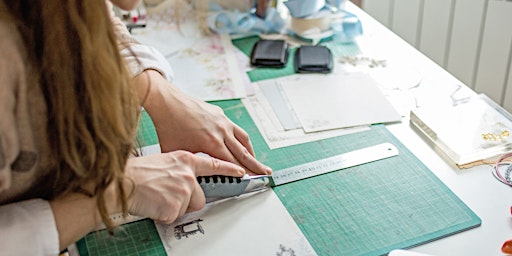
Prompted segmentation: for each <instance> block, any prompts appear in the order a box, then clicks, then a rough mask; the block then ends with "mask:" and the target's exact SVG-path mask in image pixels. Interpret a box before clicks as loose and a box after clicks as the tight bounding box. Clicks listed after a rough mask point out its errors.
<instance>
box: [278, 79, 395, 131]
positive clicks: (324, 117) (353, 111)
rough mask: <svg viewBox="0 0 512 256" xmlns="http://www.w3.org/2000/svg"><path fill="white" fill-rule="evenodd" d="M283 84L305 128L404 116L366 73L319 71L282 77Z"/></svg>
mask: <svg viewBox="0 0 512 256" xmlns="http://www.w3.org/2000/svg"><path fill="white" fill-rule="evenodd" d="M280 86H281V88H282V89H283V92H284V94H285V97H286V98H287V99H288V101H289V102H290V104H291V106H292V108H293V110H294V111H295V114H297V117H298V118H299V120H300V122H301V124H302V127H303V129H304V131H305V132H318V131H323V130H331V129H339V128H347V127H354V126H360V125H368V124H377V123H389V122H397V121H400V120H401V116H400V114H399V113H398V112H397V111H396V110H395V109H394V108H393V106H392V105H391V103H390V102H389V101H388V100H387V99H386V97H385V96H384V94H382V92H381V91H380V89H379V88H378V84H377V82H376V81H375V80H373V79H372V78H371V77H370V76H368V75H366V74H364V73H345V74H329V75H318V76H316V77H315V78H314V79H307V80H297V81H280Z"/></svg>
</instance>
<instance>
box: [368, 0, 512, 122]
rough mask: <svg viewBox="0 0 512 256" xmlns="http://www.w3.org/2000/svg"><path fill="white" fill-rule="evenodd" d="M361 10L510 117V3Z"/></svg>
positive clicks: (394, 0) (381, 0)
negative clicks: (506, 111)
mask: <svg viewBox="0 0 512 256" xmlns="http://www.w3.org/2000/svg"><path fill="white" fill-rule="evenodd" d="M361 7H362V9H363V10H365V11H366V12H367V13H368V14H370V15H372V16H373V17H374V18H375V19H376V20H378V21H379V22H381V23H382V24H384V25H385V26H386V27H388V28H389V29H391V30H392V31H393V32H395V33H396V34H397V35H399V36H401V37H402V38H403V39H404V40H406V41H407V42H409V43H410V44H411V45H413V46H414V47H416V48H417V49H418V50H420V51H421V52H422V53H424V54H425V55H426V56H428V57H429V58H431V59H432V60H433V61H435V62H436V63H437V64H439V65H440V66H442V67H443V68H445V69H446V70H448V71H449V72H450V73H451V74H453V75H454V76H455V77H457V78H458V79H459V80H460V81H461V82H463V83H464V84H466V85H468V86H469V87H471V88H472V89H474V90H475V91H477V92H481V93H485V94H487V95H488V96H489V97H490V98H492V99H493V100H494V101H496V102H498V103H499V104H501V105H502V106H504V107H505V109H507V110H508V111H509V112H512V71H511V70H512V0H362V3H361Z"/></svg>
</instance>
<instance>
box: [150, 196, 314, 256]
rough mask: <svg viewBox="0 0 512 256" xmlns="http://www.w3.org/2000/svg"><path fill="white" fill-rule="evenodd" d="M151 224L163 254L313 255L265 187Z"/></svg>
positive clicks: (275, 197)
mask: <svg viewBox="0 0 512 256" xmlns="http://www.w3.org/2000/svg"><path fill="white" fill-rule="evenodd" d="M156 227H157V230H158V233H159V234H160V238H161V239H162V242H163V244H164V247H165V249H166V252H167V254H168V255H246V256H251V255H255V256H256V255H257V256H260V255H316V253H315V251H314V250H313V248H312V247H311V245H310V244H309V242H308V240H307V239H306V237H305V236H304V235H303V234H302V232H301V231H300V229H299V228H298V226H297V225H296V224H295V222H294V220H293V219H292V217H291V216H290V214H289V213H288V212H287V211H286V208H285V207H284V206H283V204H282V203H281V201H279V198H278V197H277V196H276V194H275V193H274V192H273V191H272V190H271V189H268V190H265V191H260V192H255V194H252V195H245V196H240V197H236V198H232V199H229V200H227V201H224V202H222V203H220V204H218V205H209V206H207V207H206V208H205V209H204V210H202V211H200V212H196V213H192V214H188V215H185V216H184V217H183V218H180V219H178V220H177V221H176V222H174V223H173V224H169V225H165V224H159V223H157V224H156Z"/></svg>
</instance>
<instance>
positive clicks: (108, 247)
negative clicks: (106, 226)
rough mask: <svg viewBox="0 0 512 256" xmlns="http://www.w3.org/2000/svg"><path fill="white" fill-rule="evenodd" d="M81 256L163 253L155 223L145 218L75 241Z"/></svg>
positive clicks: (123, 255) (124, 255)
mask: <svg viewBox="0 0 512 256" xmlns="http://www.w3.org/2000/svg"><path fill="white" fill-rule="evenodd" d="M77 247H78V252H79V253H80V255H81V256H95V255H105V256H126V255H165V249H164V247H163V245H162V243H161V241H160V237H159V236H158V232H157V231H156V227H155V224H154V223H153V221H152V220H149V219H145V220H140V221H137V222H132V223H128V224H125V225H123V226H121V227H119V228H117V229H116V230H115V232H114V236H111V235H109V234H108V233H107V231H106V230H101V231H97V232H92V233H90V234H88V235H87V236H85V237H84V238H82V239H81V240H80V241H78V242H77Z"/></svg>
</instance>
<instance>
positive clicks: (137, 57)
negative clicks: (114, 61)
mask: <svg viewBox="0 0 512 256" xmlns="http://www.w3.org/2000/svg"><path fill="white" fill-rule="evenodd" d="M121 56H122V57H123V58H124V59H125V60H126V62H127V64H128V69H129V71H130V73H131V75H132V76H136V75H139V74H140V73H142V72H143V71H144V70H147V69H154V70H156V71H158V72H160V74H162V75H163V76H164V77H165V79H167V81H169V82H172V80H173V78H174V73H173V72H172V68H171V65H169V62H167V60H166V59H165V57H164V56H163V55H162V53H160V52H159V51H158V50H157V49H155V48H154V47H151V46H148V45H143V44H131V45H130V46H129V47H127V48H124V49H122V50H121Z"/></svg>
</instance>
